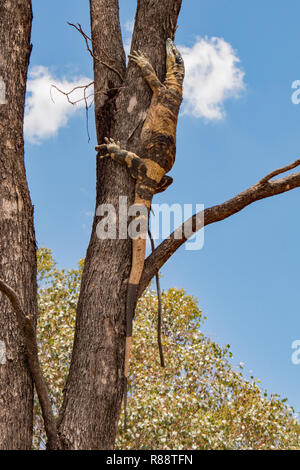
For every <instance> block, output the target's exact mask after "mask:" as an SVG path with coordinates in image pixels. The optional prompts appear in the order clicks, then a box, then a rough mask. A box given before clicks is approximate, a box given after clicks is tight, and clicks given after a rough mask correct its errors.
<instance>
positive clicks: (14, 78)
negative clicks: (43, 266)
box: [0, 0, 37, 449]
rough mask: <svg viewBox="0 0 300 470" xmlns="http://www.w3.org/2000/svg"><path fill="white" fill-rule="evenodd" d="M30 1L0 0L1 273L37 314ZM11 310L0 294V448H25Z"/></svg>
mask: <svg viewBox="0 0 300 470" xmlns="http://www.w3.org/2000/svg"><path fill="white" fill-rule="evenodd" d="M31 22H32V11H31V2H30V0H15V1H14V2H11V1H9V0H1V1H0V38H1V39H0V79H2V84H3V83H4V84H5V89H6V96H5V99H6V102H5V103H3V100H2V101H1V103H2V104H1V103H0V227H1V229H0V277H1V278H2V279H3V280H5V281H6V282H7V283H8V284H9V285H10V286H11V287H12V288H14V289H15V290H16V292H17V293H18V295H19V297H20V299H21V300H22V302H23V306H24V309H25V310H26V311H27V312H30V313H31V314H32V315H33V318H36V313H37V303H36V294H37V287H36V250H35V235H34V228H33V206H32V204H31V201H30V195H29V191H28V186H27V181H26V175H25V168H24V143H23V117H24V101H25V89H26V77H27V69H28V63H29V56H30V51H31V46H30V32H31ZM24 352H25V350H24V342H23V338H22V335H21V332H20V331H19V329H18V326H17V321H16V314H15V312H14V311H13V309H12V307H11V305H10V303H9V301H8V300H7V299H6V297H5V296H4V295H3V294H1V293H0V449H30V448H31V442H32V420H33V385H32V379H31V376H30V374H29V372H28V368H27V364H26V359H25V354H24Z"/></svg>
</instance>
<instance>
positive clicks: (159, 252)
mask: <svg viewBox="0 0 300 470" xmlns="http://www.w3.org/2000/svg"><path fill="white" fill-rule="evenodd" d="M299 163H300V162H299V160H297V161H296V162H294V163H292V164H291V165H288V166H286V167H284V168H282V169H280V170H275V171H274V172H272V173H270V174H269V175H267V176H266V177H265V178H263V179H261V180H260V181H259V182H258V183H257V184H255V185H254V186H251V187H250V188H248V189H246V190H245V191H243V192H241V193H240V194H238V195H237V196H235V197H233V198H232V199H229V200H228V201H226V202H224V203H222V204H219V205H217V206H213V207H210V208H208V209H205V210H204V211H201V212H198V213H197V214H195V215H193V217H191V218H190V219H189V220H188V221H186V224H191V227H192V231H193V233H195V232H197V231H198V230H199V229H201V228H202V227H203V224H202V225H201V221H203V217H204V226H206V225H210V224H213V223H215V222H219V221H221V220H224V219H226V218H228V217H230V216H232V215H233V214H236V213H237V212H239V211H241V210H242V209H244V208H245V207H247V206H249V205H250V204H252V203H253V202H255V201H259V200H260V199H265V198H268V197H272V196H275V195H277V194H281V193H285V192H287V191H290V190H292V189H295V188H298V187H300V172H298V173H292V174H291V175H288V176H286V177H284V178H280V179H277V180H275V181H269V180H270V179H271V178H273V177H274V176H276V174H280V173H283V172H284V171H288V170H290V169H291V168H295V166H298V165H299ZM201 216H202V217H201ZM184 225H185V224H183V225H182V226H181V227H179V228H178V229H177V230H175V231H174V232H173V233H172V234H171V235H170V237H169V238H167V239H166V240H164V241H163V242H162V243H161V244H160V245H159V246H158V247H157V248H156V249H155V251H154V252H153V253H152V254H151V255H150V256H148V258H147V259H146V261H145V267H144V272H143V276H142V279H141V282H140V286H139V291H138V296H140V295H141V294H142V292H143V291H144V289H145V288H146V287H147V285H148V284H149V283H150V281H151V279H152V278H153V276H155V274H156V273H157V272H158V271H159V269H161V267H162V266H163V265H164V264H165V263H166V262H167V261H168V259H169V258H170V257H171V256H172V255H173V253H175V251H176V250H177V249H178V248H179V247H180V246H182V245H183V244H184V243H185V242H186V241H187V239H188V238H189V236H188V237H187V236H185V235H184ZM180 230H182V233H183V235H182V237H181V238H180V239H178V238H176V236H175V235H176V234H178V232H179V231H180ZM193 233H191V235H190V236H192V235H193Z"/></svg>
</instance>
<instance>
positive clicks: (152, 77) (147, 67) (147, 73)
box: [129, 51, 164, 93]
mask: <svg viewBox="0 0 300 470" xmlns="http://www.w3.org/2000/svg"><path fill="white" fill-rule="evenodd" d="M129 58H130V59H131V60H132V62H135V63H136V64H137V65H138V66H139V68H140V69H141V72H142V75H143V77H144V79H145V80H146V81H147V83H148V85H149V86H150V88H151V90H152V91H153V92H154V93H155V92H157V91H159V89H160V88H162V87H163V86H164V85H163V84H162V83H161V81H160V80H159V78H158V77H157V75H156V73H155V70H154V68H153V67H152V65H151V64H150V62H149V59H148V58H147V57H146V56H145V55H144V54H143V53H142V52H141V51H133V53H132V54H129Z"/></svg>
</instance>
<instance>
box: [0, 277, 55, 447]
mask: <svg viewBox="0 0 300 470" xmlns="http://www.w3.org/2000/svg"><path fill="white" fill-rule="evenodd" d="M0 291H1V292H3V294H5V295H6V297H7V298H8V299H9V300H10V303H11V305H12V307H13V309H14V310H15V312H16V316H17V321H18V325H19V328H20V330H21V331H22V333H23V336H24V341H25V345H26V354H27V359H28V365H29V370H30V373H31V375H32V378H33V381H34V384H35V388H36V392H37V395H38V398H39V402H40V405H41V409H42V415H43V420H44V425H45V431H46V434H47V438H48V445H47V446H48V449H52V450H57V449H58V448H59V445H58V443H59V441H58V435H57V428H56V422H55V418H54V414H53V411H52V407H51V403H50V400H49V396H48V391H47V386H46V383H45V380H44V377H43V373H42V370H41V367H40V364H39V359H38V346H37V342H36V335H35V329H34V326H33V322H32V316H30V315H26V314H25V313H24V310H23V308H22V306H21V302H20V300H19V297H18V295H17V294H16V292H15V291H14V290H13V289H12V288H11V287H9V286H8V285H7V284H6V283H5V282H4V281H2V280H1V279H0Z"/></svg>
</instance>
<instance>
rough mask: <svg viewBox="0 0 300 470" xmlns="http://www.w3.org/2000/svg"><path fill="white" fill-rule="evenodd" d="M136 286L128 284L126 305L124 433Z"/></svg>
mask: <svg viewBox="0 0 300 470" xmlns="http://www.w3.org/2000/svg"><path fill="white" fill-rule="evenodd" d="M137 287H138V285H137V284H128V290H127V303H126V343H125V365H124V431H125V432H126V429H127V388H128V375H129V359H130V353H131V345H132V324H133V317H134V309H135V303H136V295H137Z"/></svg>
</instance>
